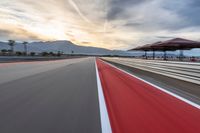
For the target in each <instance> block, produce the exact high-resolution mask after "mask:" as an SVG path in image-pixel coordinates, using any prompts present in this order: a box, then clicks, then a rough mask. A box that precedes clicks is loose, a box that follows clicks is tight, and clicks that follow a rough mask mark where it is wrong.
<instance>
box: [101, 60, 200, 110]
mask: <svg viewBox="0 0 200 133" xmlns="http://www.w3.org/2000/svg"><path fill="white" fill-rule="evenodd" d="M101 61H103V60H101ZM103 62H104V63H106V64H108V65H110V66H112V67H114V68H116V69H118V70H120V71H122V72H124V73H126V74H128V75H130V76H132V77H134V78H136V79H139V80H141V81H143V82H145V83H147V84H149V85H151V86H153V87H155V88H156V89H159V90H161V91H163V92H165V93H167V94H169V95H171V96H173V97H176V98H177V99H179V100H181V101H184V102H186V103H188V104H190V105H192V106H194V107H196V108H198V109H200V105H198V104H196V103H194V102H192V101H189V100H188V99H186V98H183V97H181V96H179V95H177V94H175V93H172V92H170V91H168V90H165V89H163V88H161V87H159V86H157V85H155V84H152V83H150V82H148V81H146V80H144V79H142V78H139V77H137V76H135V75H133V74H131V73H129V72H127V71H125V70H123V69H120V68H118V67H116V66H114V65H112V64H110V63H108V62H105V61H103Z"/></svg>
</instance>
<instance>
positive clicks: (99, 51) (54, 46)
mask: <svg viewBox="0 0 200 133" xmlns="http://www.w3.org/2000/svg"><path fill="white" fill-rule="evenodd" d="M2 49H10V47H9V46H8V45H7V43H5V42H0V50H2ZM14 50H15V51H21V52H23V51H24V46H23V44H21V43H16V45H15V47H14ZM58 51H61V52H63V53H65V54H71V53H74V54H86V55H121V56H129V55H130V54H129V53H127V52H126V51H120V50H108V49H104V48H98V47H86V46H79V45H76V44H73V43H72V42H70V41H48V42H32V43H29V44H28V52H36V53H41V52H54V53H57V52H58Z"/></svg>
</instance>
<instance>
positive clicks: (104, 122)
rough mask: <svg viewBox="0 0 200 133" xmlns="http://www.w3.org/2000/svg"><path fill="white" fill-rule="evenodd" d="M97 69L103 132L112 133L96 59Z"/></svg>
mask: <svg viewBox="0 0 200 133" xmlns="http://www.w3.org/2000/svg"><path fill="white" fill-rule="evenodd" d="M95 69H96V79H97V88H98V98H99V108H100V118H101V128H102V133H112V129H111V126H110V120H109V117H108V111H107V108H106V103H105V99H104V94H103V89H102V86H101V81H100V78H99V72H98V69H97V64H96V60H95Z"/></svg>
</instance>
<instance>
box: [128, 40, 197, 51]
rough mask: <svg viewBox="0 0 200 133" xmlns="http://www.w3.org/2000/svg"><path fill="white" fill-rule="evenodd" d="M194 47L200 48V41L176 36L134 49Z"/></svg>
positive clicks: (168, 49) (182, 48) (187, 48)
mask: <svg viewBox="0 0 200 133" xmlns="http://www.w3.org/2000/svg"><path fill="white" fill-rule="evenodd" d="M193 48H200V42H196V41H192V40H187V39H182V38H175V39H171V40H167V41H163V42H156V43H153V44H147V45H144V46H141V47H136V48H134V49H131V51H132V50H142V51H176V50H190V49H193Z"/></svg>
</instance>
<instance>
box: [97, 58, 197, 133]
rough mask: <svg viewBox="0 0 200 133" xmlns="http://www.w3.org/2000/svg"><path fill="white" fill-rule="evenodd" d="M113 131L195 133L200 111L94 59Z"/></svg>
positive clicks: (125, 132) (129, 132)
mask: <svg viewBox="0 0 200 133" xmlns="http://www.w3.org/2000/svg"><path fill="white" fill-rule="evenodd" d="M97 65H98V70H99V76H100V79H101V84H102V88H103V92H104V95H105V100H106V106H107V109H108V114H109V118H110V122H111V127H112V131H113V133H199V132H200V110H199V109H197V108H195V107H193V106H191V105H189V104H187V103H185V102H184V101H181V100H179V99H177V98H175V97H173V96H171V95H169V94H167V93H165V92H162V91H160V90H158V89H156V88H155V87H153V86H151V85H149V84H147V83H145V82H143V81H141V80H139V79H136V78H134V77H132V76H130V75H128V74H126V73H124V72H122V71H120V70H118V69H116V68H114V67H111V66H110V65H108V64H106V63H104V62H102V61H100V60H99V59H98V60H97Z"/></svg>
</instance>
